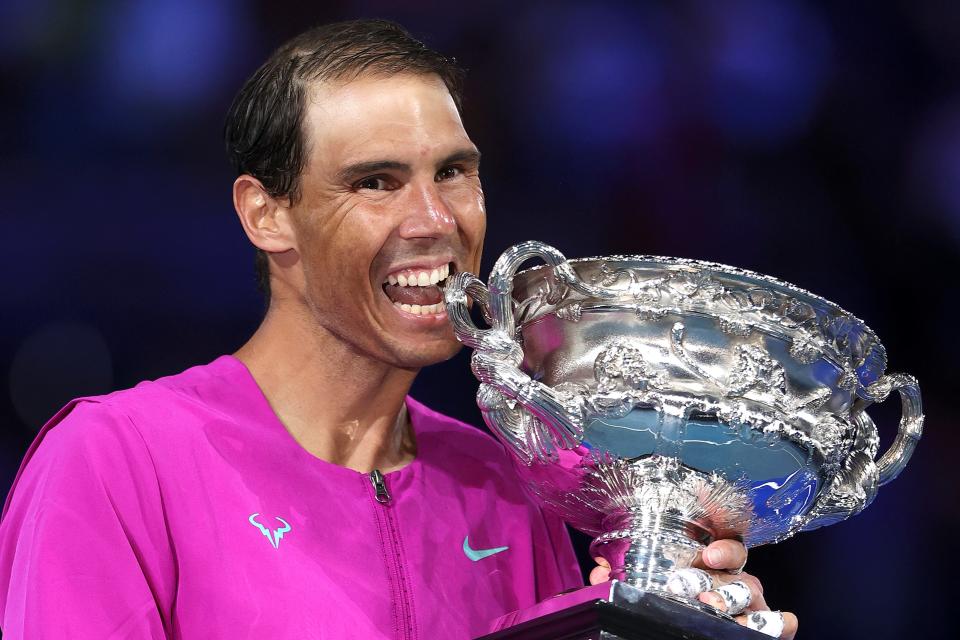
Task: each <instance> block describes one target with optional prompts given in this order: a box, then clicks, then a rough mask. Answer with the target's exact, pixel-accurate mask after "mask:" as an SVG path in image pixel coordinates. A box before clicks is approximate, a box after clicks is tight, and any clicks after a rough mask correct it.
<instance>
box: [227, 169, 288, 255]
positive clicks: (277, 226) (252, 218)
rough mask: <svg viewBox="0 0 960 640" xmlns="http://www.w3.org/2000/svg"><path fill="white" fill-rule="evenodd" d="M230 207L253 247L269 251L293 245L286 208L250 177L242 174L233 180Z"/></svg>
mask: <svg viewBox="0 0 960 640" xmlns="http://www.w3.org/2000/svg"><path fill="white" fill-rule="evenodd" d="M233 207H234V209H236V210H237V216H239V218H240V224H241V225H243V231H244V233H246V234H247V238H249V239H250V242H251V243H253V246H255V247H257V248H258V249H263V250H264V251H266V252H268V253H281V252H284V251H289V250H290V249H294V248H296V246H295V243H294V234H293V229H292V228H291V227H290V216H289V209H288V208H287V207H286V206H285V203H284V202H281V201H278V200H277V198H274V197H273V196H271V195H270V194H268V193H267V190H266V189H264V188H263V184H261V183H260V181H259V180H257V179H256V178H254V177H253V176H250V175H246V174H244V175H242V176H240V177H239V178H237V179H236V180H235V181H234V183H233Z"/></svg>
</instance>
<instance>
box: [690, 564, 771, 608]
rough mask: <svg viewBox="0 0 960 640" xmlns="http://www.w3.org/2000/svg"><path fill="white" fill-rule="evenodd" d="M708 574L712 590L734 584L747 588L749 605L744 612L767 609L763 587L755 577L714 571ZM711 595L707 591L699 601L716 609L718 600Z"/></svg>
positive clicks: (747, 574) (746, 574)
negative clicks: (748, 590) (742, 584)
mask: <svg viewBox="0 0 960 640" xmlns="http://www.w3.org/2000/svg"><path fill="white" fill-rule="evenodd" d="M710 573H711V579H712V580H713V586H712V587H711V588H712V589H717V588H718V587H723V586H725V585H729V584H732V583H734V582H742V583H744V584H745V585H747V587H749V589H750V604H749V605H748V606H747V608H746V611H759V610H761V609H767V608H769V607H767V601H766V600H765V599H764V597H763V585H762V584H761V583H760V580H758V579H757V577H756V576H753V575H750V574H749V573H741V574H740V575H733V574H730V573H726V572H724V571H714V572H710ZM711 594H712V592H711V591H707V592H706V593H704V594H702V597H701V598H700V601H701V602H703V603H705V604H709V605H710V606H711V607H716V606H717V604H718V600H717V598H716V597H714V596H712V595H711Z"/></svg>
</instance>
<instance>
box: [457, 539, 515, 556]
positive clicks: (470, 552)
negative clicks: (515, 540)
mask: <svg viewBox="0 0 960 640" xmlns="http://www.w3.org/2000/svg"><path fill="white" fill-rule="evenodd" d="M509 548H510V547H494V548H492V549H473V548H471V547H470V536H467V537H466V538H464V539H463V553H464V555H466V556H467V557H468V558H470V559H471V560H473V561H474V562H477V561H478V560H483V559H484V558H489V557H490V556H492V555H496V554H498V553H500V552H501V551H506V550H507V549H509Z"/></svg>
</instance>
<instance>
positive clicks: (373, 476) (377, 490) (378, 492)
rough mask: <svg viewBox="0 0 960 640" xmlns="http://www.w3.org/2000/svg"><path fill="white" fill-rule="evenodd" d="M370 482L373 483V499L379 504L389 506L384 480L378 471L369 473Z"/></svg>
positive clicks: (388, 493)
mask: <svg viewBox="0 0 960 640" xmlns="http://www.w3.org/2000/svg"><path fill="white" fill-rule="evenodd" d="M370 482H372V483H373V492H374V497H375V498H376V499H377V502H379V503H380V504H390V492H389V491H387V482H386V478H384V477H383V474H382V473H380V469H374V470H373V471H371V472H370Z"/></svg>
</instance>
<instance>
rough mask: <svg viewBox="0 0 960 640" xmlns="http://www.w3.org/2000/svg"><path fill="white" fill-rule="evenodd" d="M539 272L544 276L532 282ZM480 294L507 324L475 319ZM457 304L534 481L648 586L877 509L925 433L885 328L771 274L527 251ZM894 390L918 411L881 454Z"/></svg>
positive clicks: (485, 392)
mask: <svg viewBox="0 0 960 640" xmlns="http://www.w3.org/2000/svg"><path fill="white" fill-rule="evenodd" d="M531 258H539V259H541V260H543V261H544V262H545V263H546V264H545V265H541V266H539V267H535V268H532V269H528V270H526V271H523V272H520V273H517V271H518V269H519V267H520V266H521V265H522V264H523V263H524V262H526V261H528V260H530V259H531ZM468 297H472V298H473V299H474V300H476V301H477V302H478V303H479V304H480V306H481V308H482V310H483V311H484V314H485V315H486V317H487V319H488V321H489V322H490V324H491V328H489V329H480V328H478V327H476V326H475V325H474V324H473V321H472V319H471V318H470V315H469V312H468V307H467V302H468ZM445 300H446V304H447V311H448V314H449V316H450V318H451V321H452V322H453V325H454V329H455V331H456V334H457V337H458V338H459V339H460V340H461V341H462V342H463V343H464V344H466V345H468V346H470V347H472V348H474V349H475V351H474V354H473V358H472V368H473V371H474V373H475V375H476V376H477V378H478V379H479V380H480V382H481V384H480V389H479V391H478V393H477V403H478V405H479V406H480V409H481V411H482V413H483V415H484V419H485V420H486V422H487V424H488V425H489V426H490V428H491V430H492V431H493V432H494V433H495V434H497V435H498V436H499V437H500V439H501V440H503V442H504V443H505V444H506V445H507V446H508V448H509V449H510V451H512V452H513V453H514V455H515V456H516V461H517V466H518V469H519V471H520V476H521V478H522V479H523V480H524V482H525V483H526V484H527V486H528V488H529V489H530V491H531V492H532V493H533V494H534V495H535V496H536V497H537V498H538V499H539V500H540V501H542V503H543V504H544V505H545V506H546V507H547V508H550V509H552V510H553V511H555V512H556V513H557V514H559V515H560V516H561V517H562V518H563V519H565V520H566V521H568V522H569V523H571V524H572V525H573V526H574V527H576V528H578V529H580V530H582V531H585V532H587V533H589V534H591V535H594V536H596V539H595V540H594V543H593V545H592V547H591V551H592V552H593V554H594V555H599V556H603V557H604V558H606V559H607V560H608V561H609V562H610V564H611V567H612V576H613V577H614V578H617V579H620V580H624V581H626V582H628V583H629V584H631V585H633V586H636V587H639V588H641V589H646V590H653V591H658V592H664V591H665V589H666V587H665V584H666V579H667V574H668V573H669V572H670V571H672V570H675V569H680V568H684V567H688V566H689V565H690V563H691V562H692V561H693V559H694V557H695V556H696V554H697V552H698V551H699V550H700V549H701V548H702V547H703V546H704V545H705V544H708V543H709V542H711V541H712V540H714V539H718V538H721V537H735V538H740V539H742V540H744V542H745V544H747V546H755V545H759V544H765V543H770V542H776V541H779V540H782V539H784V538H787V537H789V536H790V535H792V534H794V533H795V532H797V531H800V530H808V529H814V528H817V527H820V526H824V525H827V524H832V523H834V522H837V521H839V520H842V519H845V518H847V517H849V516H851V515H853V514H855V513H857V512H859V511H860V510H862V509H863V508H865V507H866V506H867V505H868V504H869V503H870V502H871V501H872V500H873V498H874V496H875V495H876V491H877V488H878V487H879V486H881V485H883V484H885V483H886V482H889V481H890V480H892V479H893V478H894V477H896V475H897V474H898V473H899V472H900V471H901V470H902V469H903V467H904V466H905V465H906V463H907V461H908V460H909V458H910V455H911V454H912V452H913V448H914V446H915V444H916V442H917V441H918V440H919V438H920V434H921V430H922V425H923V415H922V410H921V403H920V392H919V388H918V387H917V383H916V381H915V380H914V379H913V378H912V377H910V376H907V375H903V374H888V375H885V374H884V369H885V368H886V352H885V351H884V348H883V346H882V345H881V344H880V342H879V341H878V340H877V338H876V336H875V335H874V334H873V332H872V331H871V330H870V329H869V328H868V327H867V326H866V325H864V324H863V323H862V322H860V321H859V320H858V319H856V318H855V317H853V316H851V315H850V314H848V313H846V312H845V311H843V310H842V309H840V308H839V307H837V306H836V305H834V304H832V303H830V302H828V301H826V300H824V299H822V298H820V297H818V296H815V295H813V294H811V293H808V292H806V291H803V290H802V289H798V288H796V287H794V286H792V285H789V284H786V283H784V282H780V281H778V280H775V279H773V278H769V277H767V276H763V275H759V274H756V273H752V272H749V271H744V270H742V269H737V268H734V267H727V266H724V265H718V264H713V263H707V262H699V261H694V260H682V259H676V258H658V257H651V256H613V257H608V258H593V259H584V260H575V261H568V260H567V259H566V258H565V257H564V256H563V255H562V254H560V253H559V252H558V251H557V250H556V249H554V248H552V247H549V246H547V245H545V244H542V243H539V242H526V243H522V244H519V245H516V246H514V247H512V248H510V249H508V250H507V251H506V252H505V253H504V254H503V255H502V256H501V257H500V259H499V260H498V261H497V263H496V265H495V266H494V269H493V272H492V273H491V276H490V279H489V282H488V284H487V285H484V284H483V283H482V282H481V281H480V280H479V279H478V278H477V277H476V276H474V275H472V274H468V273H460V274H457V275H456V276H455V277H454V278H453V279H452V283H451V284H450V285H449V286H448V287H447V289H446V291H445ZM894 390H896V391H898V392H899V393H900V396H901V400H902V405H903V417H902V419H901V422H900V427H899V432H898V435H897V437H896V440H895V441H894V443H893V444H892V445H891V447H890V449H889V450H888V451H887V452H886V453H885V454H884V455H883V456H882V457H881V458H880V459H879V460H877V459H876V457H877V453H878V451H877V450H878V437H877V430H876V427H875V425H874V424H873V421H872V420H871V419H870V417H869V416H868V415H867V414H866V413H865V409H866V408H867V407H868V406H869V405H870V404H872V403H874V402H880V401H883V400H884V399H886V397H887V396H888V395H889V394H890V393H891V392H892V391H894Z"/></svg>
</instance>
